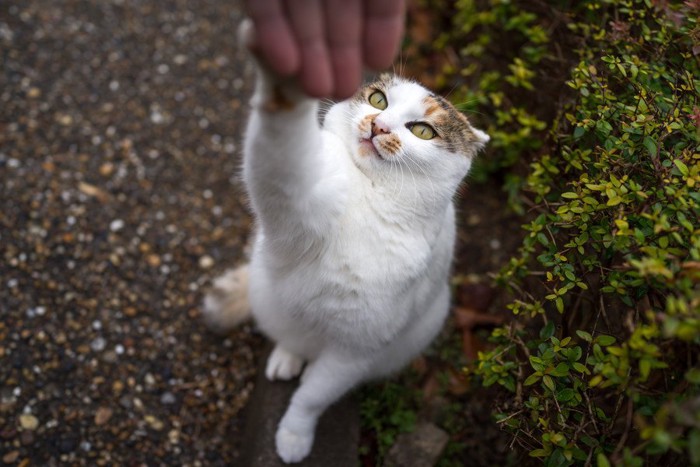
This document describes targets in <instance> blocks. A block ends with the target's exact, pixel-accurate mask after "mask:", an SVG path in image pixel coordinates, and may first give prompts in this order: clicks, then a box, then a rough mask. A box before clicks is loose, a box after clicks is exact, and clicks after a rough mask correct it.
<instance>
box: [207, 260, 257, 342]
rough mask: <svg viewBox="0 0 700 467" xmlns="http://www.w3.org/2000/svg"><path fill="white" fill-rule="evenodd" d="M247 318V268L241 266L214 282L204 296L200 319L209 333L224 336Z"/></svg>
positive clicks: (248, 309) (248, 305) (248, 314)
mask: <svg viewBox="0 0 700 467" xmlns="http://www.w3.org/2000/svg"><path fill="white" fill-rule="evenodd" d="M249 317H250V304H249V303H248V266H247V265H243V266H241V267H239V268H237V269H232V270H230V271H228V272H226V273H225V274H224V275H222V276H220V277H218V278H217V279H216V280H214V283H213V284H212V287H211V289H210V290H209V292H208V293H207V294H206V295H205V296H204V302H203V306H202V319H203V320H204V324H206V326H207V327H208V328H209V329H210V330H211V331H213V332H216V333H218V334H225V333H226V332H228V331H230V330H231V329H233V328H234V327H236V326H237V325H238V324H239V323H241V322H242V321H245V320H246V319H248V318H249Z"/></svg>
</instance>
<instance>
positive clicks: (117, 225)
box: [109, 219, 124, 232]
mask: <svg viewBox="0 0 700 467" xmlns="http://www.w3.org/2000/svg"><path fill="white" fill-rule="evenodd" d="M123 228H124V221H123V220H121V219H114V220H113V221H112V222H110V223H109V230H111V231H112V232H119V231H120V230H121V229H123Z"/></svg>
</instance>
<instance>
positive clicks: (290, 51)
mask: <svg viewBox="0 0 700 467" xmlns="http://www.w3.org/2000/svg"><path fill="white" fill-rule="evenodd" d="M245 4H246V8H247V10H248V14H249V15H250V17H251V19H252V20H253V22H254V23H255V32H256V34H255V38H254V39H253V41H252V42H253V43H254V44H255V49H256V50H255V51H256V53H259V54H261V55H262V58H263V59H264V61H265V63H266V64H267V66H269V67H270V68H271V69H272V71H274V72H275V73H278V74H280V75H283V76H291V75H295V74H297V73H298V72H299V69H300V68H301V58H300V53H299V47H298V46H297V41H296V40H295V38H294V35H293V31H292V29H291V28H290V26H289V23H288V22H287V19H286V13H285V11H284V9H283V7H282V3H281V1H280V0H264V1H261V0H246V1H245Z"/></svg>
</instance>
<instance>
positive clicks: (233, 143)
mask: <svg viewBox="0 0 700 467" xmlns="http://www.w3.org/2000/svg"><path fill="white" fill-rule="evenodd" d="M11 3H12V2H11ZM14 3H15V4H16V5H10V6H9V7H8V8H6V9H5V10H6V11H4V10H3V9H2V7H0V10H3V13H0V17H2V20H0V43H1V45H0V49H2V52H3V65H2V68H3V71H4V72H6V76H7V77H9V78H8V79H6V80H5V81H4V82H3V84H2V85H1V86H0V122H4V124H3V123H0V133H2V139H3V143H4V144H2V145H1V146H2V147H1V148H0V213H1V214H0V217H1V218H2V221H0V224H3V225H4V226H5V227H8V226H9V229H8V228H4V230H3V227H1V226H0V231H2V232H1V233H0V237H2V239H1V240H0V250H2V251H1V252H0V264H4V263H7V266H8V267H7V268H4V269H3V268H2V267H0V290H2V291H4V292H5V294H4V296H3V300H4V301H5V302H7V303H3V305H7V306H8V307H10V308H11V309H14V310H17V313H10V314H9V315H8V316H6V317H3V319H2V320H0V419H1V420H0V466H1V465H3V463H4V462H5V463H7V462H8V461H9V464H8V465H14V466H17V465H20V466H23V467H28V466H30V465H54V464H56V465H59V464H60V465H147V464H151V463H152V460H153V459H158V460H159V462H161V463H163V464H166V465H198V464H199V465H235V460H234V459H232V457H233V456H234V455H235V453H236V452H237V451H239V446H240V441H236V440H234V441H233V443H231V440H225V439H224V437H223V436H222V423H224V424H227V423H228V422H229V421H233V422H234V425H236V423H237V418H238V417H239V416H240V408H241V407H242V406H243V405H245V402H246V401H247V399H248V392H246V391H245V388H246V385H249V384H251V381H253V379H254V371H255V357H256V355H257V351H256V348H259V347H260V344H261V338H260V337H259V336H255V335H253V334H252V333H251V331H250V329H247V330H238V331H237V332H236V333H235V335H236V348H235V349H233V348H232V349H230V350H231V351H230V352H228V353H229V355H230V357H229V358H226V359H224V358H219V359H218V360H216V361H210V360H209V359H207V356H208V355H209V354H211V353H212V352H215V353H217V354H219V352H220V350H221V349H222V345H223V344H222V343H221V341H219V340H217V339H208V338H202V339H199V340H197V341H196V342H195V341H191V340H190V338H189V336H190V335H191V334H193V333H202V332H204V331H203V327H202V325H201V322H199V321H197V320H196V318H197V316H198V315H197V314H194V313H193V312H192V310H199V307H200V301H201V292H200V291H199V289H193V288H191V286H190V284H195V283H196V284H199V285H200V286H201V287H204V286H205V284H207V283H208V282H209V280H210V279H211V278H210V277H209V274H208V271H210V270H211V269H213V268H214V258H216V262H218V258H219V252H220V251H227V252H230V253H227V254H229V257H228V258H227V261H230V262H233V261H237V259H238V258H237V256H238V255H239V254H240V255H241V256H242V253H241V252H242V250H243V244H242V243H243V241H244V239H245V237H246V236H247V234H248V230H249V226H250V220H249V215H248V214H247V213H246V209H245V202H244V201H243V200H242V195H241V194H240V193H239V192H237V191H236V190H237V189H238V188H235V187H230V185H229V179H230V178H231V177H237V176H238V175H237V173H238V167H237V165H238V161H236V160H235V157H232V154H235V152H237V151H238V149H237V144H238V141H240V140H241V133H242V131H243V129H244V126H245V118H244V117H245V114H246V112H245V110H244V109H243V107H244V104H243V103H244V102H246V101H247V100H248V93H249V92H250V88H251V85H252V80H250V79H249V78H250V74H249V73H248V71H249V69H250V66H248V65H247V62H243V61H242V57H243V56H244V55H243V54H242V53H239V51H238V50H237V49H238V45H237V40H236V33H235V29H236V28H235V23H237V22H238V21H239V19H240V18H241V16H242V12H241V7H240V6H239V5H237V2H211V1H204V0H188V1H187V2H174V3H173V4H172V5H163V3H162V2H158V1H157V0H139V1H138V2H129V1H124V0H113V1H111V2H82V1H79V0H66V1H65V2H60V4H58V3H56V2H53V1H51V0H35V1H31V2H14ZM0 4H2V5H4V3H3V2H1V1H0ZM3 14H6V16H7V17H5V16H3ZM232 24H233V25H234V27H231V25H232ZM3 31H4V32H3ZM8 31H9V32H8ZM217 57H228V59H227V60H228V62H227V60H224V59H219V58H217ZM202 60H206V61H208V62H209V63H210V64H211V66H210V67H209V68H206V69H201V70H199V69H198V68H197V64H198V63H199V62H200V61H202ZM234 84H236V85H237V87H234ZM212 167H216V170H212ZM3 169H4V170H3ZM227 189H230V190H231V191H229V192H227V191H226V190H227ZM220 193H221V196H219V194H220ZM203 194H204V195H203ZM215 204H216V205H220V208H217V209H216V210H214V211H212V208H213V206H214V205H215ZM212 212H215V213H218V214H220V215H221V217H218V218H217V217H216V215H215V214H213V213H212ZM223 224H226V225H223ZM217 232H218V233H217ZM142 244H143V245H146V246H144V247H143V249H141V247H140V245H142ZM214 252H217V253H216V254H214ZM205 253H209V255H211V256H208V257H207V255H206V254H205ZM3 261H4V263H3ZM192 266H194V267H192ZM222 267H223V265H222ZM204 272H207V274H205V273H204ZM166 274H167V275H166ZM205 276H206V277H205ZM5 318H6V319H5ZM3 359H4V360H7V361H6V362H4V363H7V364H2V363H3ZM196 362H199V363H196ZM212 369H218V370H219V374H221V375H223V374H224V372H226V373H229V374H230V379H229V380H228V381H227V383H226V385H225V386H221V387H222V392H217V391H216V390H214V388H217V387H220V386H219V385H217V384H215V383H214V382H213V379H214V378H213V377H212V376H210V375H211V370H212ZM166 370H167V371H166ZM146 373H150V376H148V377H146ZM227 379H228V377H227ZM171 381H172V382H171ZM193 382H194V383H195V384H197V385H199V384H201V387H203V388H205V390H204V391H203V393H202V394H201V398H200V399H198V400H195V401H193V402H194V403H195V406H196V408H197V409H200V408H201V409H202V410H191V409H190V407H189V406H185V405H184V404H182V405H180V404H179V402H180V401H181V399H183V400H184V398H185V394H188V393H189V391H190V389H189V388H190V387H192V386H190V384H192V383H193ZM166 387H167V388H168V389H170V392H164V389H163V388H166ZM181 395H182V396H181ZM222 401H224V402H226V404H225V405H224V406H221V405H220V404H221V402H222ZM229 402H230V404H229ZM216 407H222V408H221V409H220V410H217V409H216ZM30 408H31V411H30V410H29V409H30ZM146 414H148V415H149V417H148V418H147V419H144V417H145V415H146ZM181 427H187V429H186V430H185V429H184V428H181ZM181 430H182V431H181ZM141 433H142V434H141ZM175 443H177V445H175ZM210 452H216V453H217V457H216V460H217V461H216V462H207V456H208V453H210Z"/></svg>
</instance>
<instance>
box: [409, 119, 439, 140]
mask: <svg viewBox="0 0 700 467" xmlns="http://www.w3.org/2000/svg"><path fill="white" fill-rule="evenodd" d="M409 129H410V130H411V133H413V134H414V135H416V136H417V137H419V138H420V139H433V138H435V137H436V136H437V133H436V132H435V130H433V127H431V126H430V125H428V124H427V123H414V124H413V125H411V126H410V128H409Z"/></svg>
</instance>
